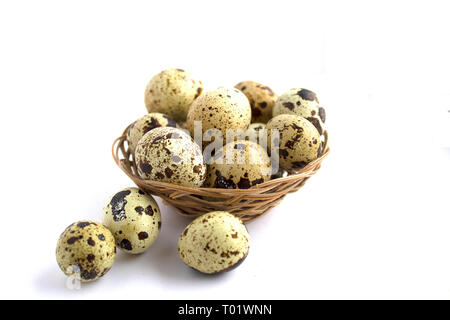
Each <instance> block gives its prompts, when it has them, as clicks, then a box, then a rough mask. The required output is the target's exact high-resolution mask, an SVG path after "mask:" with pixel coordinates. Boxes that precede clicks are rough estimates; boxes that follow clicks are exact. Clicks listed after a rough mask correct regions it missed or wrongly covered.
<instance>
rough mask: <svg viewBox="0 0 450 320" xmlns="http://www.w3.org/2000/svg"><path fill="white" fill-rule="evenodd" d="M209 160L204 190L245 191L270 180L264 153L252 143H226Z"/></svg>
mask: <svg viewBox="0 0 450 320" xmlns="http://www.w3.org/2000/svg"><path fill="white" fill-rule="evenodd" d="M211 160H213V162H212V163H211V164H209V165H208V170H207V174H206V180H205V183H204V186H205V187H211V188H225V189H236V188H238V189H248V188H250V187H252V186H254V185H256V184H258V183H263V182H265V181H268V180H270V175H271V164H270V158H269V156H268V155H267V152H266V150H264V149H263V148H262V147H261V146H260V145H259V144H257V143H255V142H253V141H246V140H240V141H233V142H230V143H228V144H226V145H225V146H223V147H222V148H221V149H219V150H218V151H217V153H216V155H215V156H214V158H213V159H211ZM220 162H222V163H220Z"/></svg>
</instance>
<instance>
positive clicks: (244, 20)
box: [0, 0, 450, 299]
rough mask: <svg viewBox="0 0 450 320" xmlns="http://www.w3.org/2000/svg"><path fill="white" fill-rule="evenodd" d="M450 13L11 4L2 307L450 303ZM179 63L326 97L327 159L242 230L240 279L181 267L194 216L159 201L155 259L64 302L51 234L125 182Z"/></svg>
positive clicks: (231, 79)
mask: <svg viewBox="0 0 450 320" xmlns="http://www.w3.org/2000/svg"><path fill="white" fill-rule="evenodd" d="M448 12H449V8H448V5H447V3H446V2H445V1H311V2H305V1H280V0H277V1H270V2H269V1H262V0H259V1H242V0H241V1H223V2H218V1H178V2H174V1H158V2H156V1H152V2H150V1H2V2H1V3H0V110H1V116H0V130H1V136H2V148H1V157H0V164H1V166H0V170H1V173H0V174H1V176H0V181H1V182H0V187H1V190H0V191H1V196H0V197H1V209H0V214H1V220H0V221H1V222H0V228H1V230H0V231H1V232H0V240H1V241H0V244H1V255H0V262H1V263H0V275H1V279H0V298H41V299H45V298H76V299H78V298H138V299H139V298H146V299H164V298H173V299H206V298H224V299H240V298H249V299H251V298H255V299H258V298H267V299H270V298H274V299H279V298H288V299H291V298H296V299H299V298H306V299H316V298H326V299H328V298H342V299H350V298H358V299H366V298H376V299H378V298H387V299H391V298H438V299H448V298H450V272H449V270H450V232H449V227H450V216H449V213H450V210H449V204H448V201H449V198H450V197H449V190H450V182H449V181H450V170H449V160H450V113H449V110H450V89H449V88H450V86H449V85H450V83H449V75H450V63H449V61H450V59H449V57H450V45H449V41H448V31H449V30H450V22H449V19H448ZM170 67H179V68H184V69H186V70H188V71H190V72H192V73H193V74H194V75H195V76H196V77H197V78H199V79H201V80H202V81H203V82H204V83H205V86H206V87H207V88H208V89H212V88H215V87H217V86H219V85H223V86H233V85H234V84H235V83H237V82H239V81H242V80H256V81H259V82H262V83H264V84H267V85H269V86H271V87H272V88H273V89H274V90H275V91H277V92H278V93H282V92H283V91H284V90H287V89H289V88H291V87H305V88H309V89H311V90H314V91H316V92H317V93H318V94H319V97H320V99H321V100H322V101H323V102H324V103H325V105H326V110H327V125H328V131H329V132H330V145H331V154H330V156H329V158H328V159H326V160H325V161H324V163H323V167H322V169H321V170H320V172H319V173H318V174H317V175H316V176H314V177H313V178H311V179H310V180H309V181H308V183H307V184H306V186H305V187H304V188H303V189H301V190H300V191H299V192H298V193H296V194H293V195H290V196H288V197H287V198H286V199H285V200H284V201H283V203H282V204H281V205H280V206H279V207H277V208H276V209H274V210H272V211H271V212H269V213H268V214H267V215H265V216H264V217H262V218H260V219H258V220H256V221H254V222H252V223H250V224H249V225H248V229H249V232H250V234H251V236H252V241H251V250H250V254H249V256H248V258H247V260H246V261H245V262H244V263H243V264H242V265H241V267H239V268H238V269H236V270H235V271H232V272H230V273H227V274H223V275H219V276H215V277H211V276H204V275H201V274H198V273H196V272H194V271H193V270H190V269H189V268H187V267H186V266H184V265H183V263H182V262H181V261H180V260H179V258H178V256H177V253H176V242H177V238H178V235H179V234H180V232H181V231H182V230H183V229H184V227H185V226H186V225H187V224H188V222H189V220H188V219H186V218H183V217H180V216H178V215H176V214H175V212H174V210H173V209H172V208H170V207H166V206H163V205H162V204H161V203H160V205H161V209H162V213H163V227H162V231H161V234H160V237H159V238H158V240H157V242H156V243H155V245H154V246H153V247H152V248H151V249H150V250H148V251H147V252H146V253H145V254H143V255H140V256H137V257H130V256H127V255H125V254H123V253H119V254H118V256H117V260H116V262H115V264H114V267H113V269H112V270H111V271H110V272H109V273H108V274H107V275H106V276H105V277H103V278H102V279H101V280H99V281H97V282H94V283H90V284H86V285H83V287H82V289H81V290H79V291H70V290H68V289H66V287H65V277H64V275H63V273H62V272H61V271H60V270H59V268H58V266H57V264H56V261H55V246H56V241H57V239H58V236H59V235H60V234H61V232H62V231H63V230H64V228H65V227H66V226H67V225H69V224H70V223H72V222H74V221H77V220H80V219H94V220H100V219H101V211H102V208H103V206H104V204H105V202H106V201H107V199H108V197H109V196H110V195H111V194H113V193H114V192H116V191H118V190H120V189H121V188H123V187H126V186H131V185H132V183H131V181H129V180H128V179H127V177H126V176H125V175H124V174H123V173H122V172H121V171H120V170H119V169H118V168H117V167H116V166H115V164H114V162H113V160H112V157H111V154H110V147H111V143H112V141H113V139H114V138H116V137H117V136H119V135H120V134H121V132H122V130H123V129H124V127H125V126H127V125H128V124H129V123H130V122H132V121H134V120H135V119H136V118H138V117H140V116H142V115H144V114H145V112H146V110H145V107H144V102H143V101H144V96H143V94H144V88H145V85H146V84H147V82H148V80H149V79H150V78H151V77H152V76H153V75H154V74H156V73H157V72H159V71H160V70H163V69H166V68H170ZM158 201H159V199H158Z"/></svg>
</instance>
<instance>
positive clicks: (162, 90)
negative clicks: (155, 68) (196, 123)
mask: <svg viewBox="0 0 450 320" xmlns="http://www.w3.org/2000/svg"><path fill="white" fill-rule="evenodd" d="M202 91H203V84H202V82H201V81H199V80H196V79H195V78H193V77H192V75H191V74H190V73H188V72H186V71H184V70H183V69H168V70H164V71H162V72H160V73H158V74H157V75H156V76H154V77H153V78H152V79H151V80H150V82H149V83H148V85H147V88H146V89H145V105H146V107H147V110H148V112H160V113H164V114H167V115H168V116H170V117H171V118H173V119H174V120H175V121H184V120H186V115H187V113H188V110H189V107H190V106H191V104H192V102H193V101H194V100H195V99H196V98H197V97H198V96H199V95H200V94H201V93H202Z"/></svg>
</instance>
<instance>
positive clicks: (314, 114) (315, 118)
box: [273, 88, 325, 135]
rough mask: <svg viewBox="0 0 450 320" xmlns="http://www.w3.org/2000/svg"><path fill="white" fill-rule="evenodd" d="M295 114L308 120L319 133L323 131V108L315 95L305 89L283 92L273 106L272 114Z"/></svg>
mask: <svg viewBox="0 0 450 320" xmlns="http://www.w3.org/2000/svg"><path fill="white" fill-rule="evenodd" d="M280 114H295V115H297V116H302V117H303V118H306V119H307V120H308V121H310V122H311V123H312V124H313V125H314V126H315V127H316V129H317V131H318V132H319V134H320V135H322V134H323V131H324V123H325V109H324V108H323V107H322V105H321V104H320V103H319V99H318V98H317V95H316V94H315V93H314V92H312V91H310V90H307V89H302V88H294V89H291V90H288V91H287V92H285V93H283V94H282V95H281V96H280V97H279V98H278V100H277V102H276V104H275V106H274V108H273V116H274V117H276V116H278V115H280Z"/></svg>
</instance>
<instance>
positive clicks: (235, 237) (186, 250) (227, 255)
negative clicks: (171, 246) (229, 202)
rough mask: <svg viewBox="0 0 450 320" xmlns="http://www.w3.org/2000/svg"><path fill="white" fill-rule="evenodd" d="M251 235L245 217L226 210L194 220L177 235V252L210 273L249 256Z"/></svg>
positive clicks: (232, 267) (188, 261)
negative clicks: (242, 217)
mask: <svg viewBox="0 0 450 320" xmlns="http://www.w3.org/2000/svg"><path fill="white" fill-rule="evenodd" d="M249 248H250V235H249V234H248V232H247V229H246V228H245V226H244V224H243V223H242V220H240V219H239V218H237V217H235V216H233V215H232V214H230V213H228V212H225V211H214V212H210V213H207V214H204V215H202V216H200V217H198V218H196V219H195V220H194V221H192V222H191V223H190V224H189V225H188V226H187V227H186V229H184V231H183V232H182V233H181V235H180V238H179V239H178V255H179V256H180V258H181V260H183V262H184V263H185V264H187V265H188V266H190V267H191V268H194V269H196V270H198V271H200V272H203V273H207V274H214V273H219V272H224V271H229V270H232V269H234V268H236V267H237V266H238V265H239V264H240V263H242V261H243V260H244V259H245V258H246V257H247V254H248V251H249Z"/></svg>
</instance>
